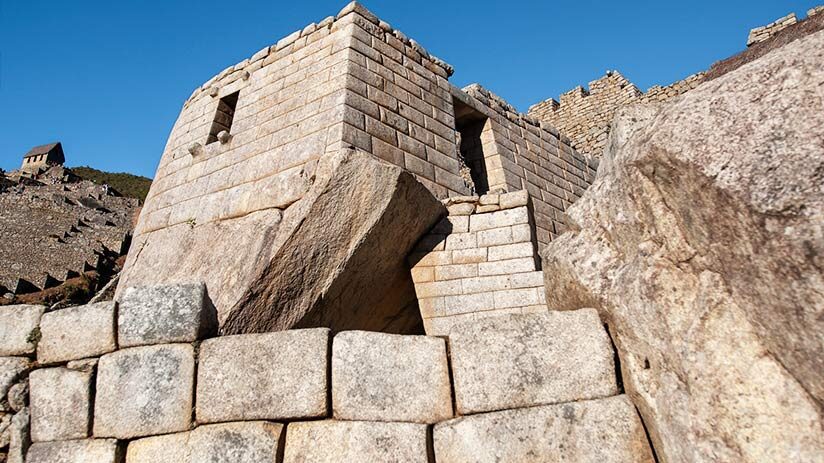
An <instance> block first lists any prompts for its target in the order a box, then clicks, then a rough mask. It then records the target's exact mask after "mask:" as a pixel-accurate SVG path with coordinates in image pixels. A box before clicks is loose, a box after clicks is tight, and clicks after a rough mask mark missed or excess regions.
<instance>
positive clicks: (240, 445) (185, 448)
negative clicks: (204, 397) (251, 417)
mask: <svg viewBox="0 0 824 463" xmlns="http://www.w3.org/2000/svg"><path fill="white" fill-rule="evenodd" d="M282 432H283V425H281V424H278V423H269V422H267V421H249V422H242V423H222V424H210V425H206V426H199V427H197V428H195V429H194V430H192V431H189V432H182V433H177V434H167V435H163V436H152V437H146V438H143V439H138V440H135V441H132V442H130V443H129V447H128V449H127V451H126V461H127V462H129V463H202V462H232V463H263V462H266V463H269V462H275V461H277V454H278V452H279V451H280V445H279V443H280V436H281V433H282Z"/></svg>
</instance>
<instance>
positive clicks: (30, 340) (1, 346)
mask: <svg viewBox="0 0 824 463" xmlns="http://www.w3.org/2000/svg"><path fill="white" fill-rule="evenodd" d="M45 310H46V308H45V307H43V306H40V305H7V306H2V307H0V356H3V355H28V354H33V353H34V350H35V348H36V347H37V338H38V336H37V332H36V328H37V326H38V325H39V324H40V316H42V315H43V311H45Z"/></svg>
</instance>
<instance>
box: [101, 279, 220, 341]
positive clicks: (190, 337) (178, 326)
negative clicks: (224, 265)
mask: <svg viewBox="0 0 824 463" xmlns="http://www.w3.org/2000/svg"><path fill="white" fill-rule="evenodd" d="M216 331H217V313H216V312H215V307H214V305H213V304H212V301H211V299H209V295H208V294H207V292H206V285H204V284H203V283H182V284H173V285H157V286H139V287H131V288H126V290H125V291H124V292H123V295H122V296H121V298H120V304H119V305H118V313H117V333H118V337H117V342H118V344H119V345H120V347H131V346H139V345H146V344H164V343H173V342H191V341H196V340H198V339H200V338H202V337H206V336H211V335H213V334H215V333H216Z"/></svg>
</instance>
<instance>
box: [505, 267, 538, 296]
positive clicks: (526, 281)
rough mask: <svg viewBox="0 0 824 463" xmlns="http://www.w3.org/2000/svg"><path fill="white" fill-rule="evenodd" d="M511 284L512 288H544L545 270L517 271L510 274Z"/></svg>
mask: <svg viewBox="0 0 824 463" xmlns="http://www.w3.org/2000/svg"><path fill="white" fill-rule="evenodd" d="M509 284H510V287H512V288H542V289H541V293H543V287H544V272H541V271H537V272H527V273H515V274H512V275H509Z"/></svg>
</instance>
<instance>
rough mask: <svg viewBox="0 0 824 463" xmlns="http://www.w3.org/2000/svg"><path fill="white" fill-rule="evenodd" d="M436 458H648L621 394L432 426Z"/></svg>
mask: <svg viewBox="0 0 824 463" xmlns="http://www.w3.org/2000/svg"><path fill="white" fill-rule="evenodd" d="M433 440H434V447H435V457H436V459H437V461H438V463H456V462H476V463H487V462H489V463H496V462H504V461H507V462H519V463H543V462H547V461H570V462H577V463H625V462H634V463H653V462H654V461H655V460H654V459H653V456H652V451H651V449H650V446H649V441H648V440H647V437H646V433H645V432H644V427H643V424H642V423H641V419H640V418H639V417H638V413H637V412H636V411H635V407H634V406H633V405H632V402H630V401H629V399H628V398H627V396H625V395H620V396H616V397H609V398H604V399H596V400H586V401H581V402H573V403H564V404H558V405H545V406H539V407H532V408H521V409H517V410H504V411H496V412H492V413H484V414H481V415H474V416H465V417H461V418H457V419H454V420H450V421H446V422H443V423H439V424H437V425H435V428H434V431H433Z"/></svg>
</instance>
